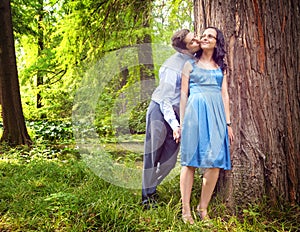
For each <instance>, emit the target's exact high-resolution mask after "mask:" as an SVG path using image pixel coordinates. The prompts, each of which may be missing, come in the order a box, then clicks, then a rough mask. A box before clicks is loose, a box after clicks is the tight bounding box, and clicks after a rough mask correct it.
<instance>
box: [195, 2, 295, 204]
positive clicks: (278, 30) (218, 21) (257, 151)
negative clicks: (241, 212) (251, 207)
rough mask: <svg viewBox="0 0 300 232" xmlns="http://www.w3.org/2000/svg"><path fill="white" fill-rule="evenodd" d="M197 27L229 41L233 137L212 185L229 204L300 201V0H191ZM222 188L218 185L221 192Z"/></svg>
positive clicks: (229, 80) (228, 61) (228, 57)
mask: <svg viewBox="0 0 300 232" xmlns="http://www.w3.org/2000/svg"><path fill="white" fill-rule="evenodd" d="M194 5H195V17H196V18H195V30H198V31H200V30H202V29H204V28H205V27H206V26H216V27H218V28H219V29H221V30H222V31H223V33H224V36H225V39H226V41H227V45H226V48H227V56H226V58H227V64H228V66H229V68H228V74H229V75H228V84H229V94H230V100H231V104H230V106H231V120H232V123H233V129H234V132H235V137H236V139H235V142H234V144H233V145H232V146H231V158H232V170H231V171H229V172H226V173H223V175H221V178H220V182H219V185H218V187H219V188H218V189H219V190H222V192H223V193H224V195H225V199H226V200H227V202H228V205H229V206H232V208H234V207H235V206H236V205H240V206H242V205H245V204H247V203H253V202H255V201H259V200H260V199H262V197H263V196H267V197H268V198H270V199H271V200H272V201H274V202H275V201H277V200H279V199H281V200H285V201H289V202H290V203H291V204H295V203H298V204H299V202H300V166H299V163H300V70H299V69H300V49H299V48H300V23H299V22H300V13H299V8H300V1H299V0H265V1H260V0H228V1H218V0H195V1H194ZM220 188H221V189H220Z"/></svg>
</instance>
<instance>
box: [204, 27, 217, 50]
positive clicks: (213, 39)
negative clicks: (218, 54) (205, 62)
mask: <svg viewBox="0 0 300 232" xmlns="http://www.w3.org/2000/svg"><path fill="white" fill-rule="evenodd" d="M216 43H217V31H216V30H215V29H213V28H208V29H206V30H205V31H204V32H203V34H202V35H201V36H200V46H201V48H202V49H203V50H204V49H214V48H215V47H216Z"/></svg>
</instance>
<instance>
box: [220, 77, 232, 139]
mask: <svg viewBox="0 0 300 232" xmlns="http://www.w3.org/2000/svg"><path fill="white" fill-rule="evenodd" d="M222 99H223V103H224V108H225V115H226V123H231V121H230V107H229V94H228V89H227V75H226V73H225V72H224V78H223V82H222ZM227 127H228V137H229V139H230V143H232V142H233V140H234V135H233V131H232V127H231V125H230V126H227Z"/></svg>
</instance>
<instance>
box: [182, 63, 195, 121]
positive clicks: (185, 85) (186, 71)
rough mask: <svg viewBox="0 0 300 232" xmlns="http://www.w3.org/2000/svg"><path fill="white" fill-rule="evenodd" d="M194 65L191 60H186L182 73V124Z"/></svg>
mask: <svg viewBox="0 0 300 232" xmlns="http://www.w3.org/2000/svg"><path fill="white" fill-rule="evenodd" d="M191 70H192V65H191V63H190V62H186V63H185V65H184V67H183V70H182V75H181V94H180V125H182V123H183V119H184V113H185V107H186V103H187V100H188V93H189V80H190V72H191Z"/></svg>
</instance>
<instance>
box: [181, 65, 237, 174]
mask: <svg viewBox="0 0 300 232" xmlns="http://www.w3.org/2000/svg"><path fill="white" fill-rule="evenodd" d="M189 62H190V63H191V64H192V67H193V69H192V71H191V73H190V80H189V98H188V101H187V105H186V109H185V115H184V119H183V125H182V136H181V165H182V166H192V167H197V168H213V167H215V168H223V169H225V170H229V169H231V161H230V149H229V146H230V145H229V139H228V133H227V125H226V117H225V110H224V104H223V99H222V94H221V86H222V81H223V73H222V70H221V69H220V68H218V69H214V70H208V69H203V68H200V67H199V66H198V65H197V64H196V63H195V61H194V60H190V61H189Z"/></svg>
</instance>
